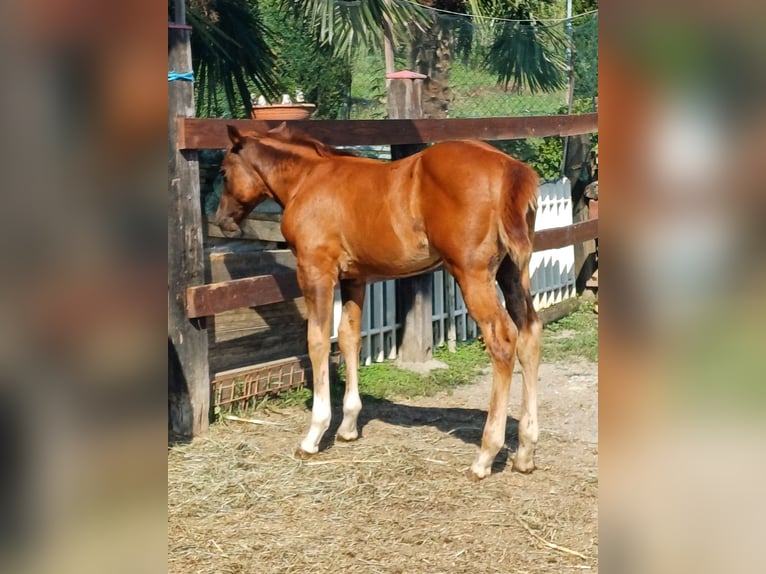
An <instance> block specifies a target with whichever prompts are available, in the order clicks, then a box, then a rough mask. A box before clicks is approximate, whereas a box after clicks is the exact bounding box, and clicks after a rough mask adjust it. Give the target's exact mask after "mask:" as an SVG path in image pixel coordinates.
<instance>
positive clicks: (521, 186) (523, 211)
mask: <svg viewBox="0 0 766 574" xmlns="http://www.w3.org/2000/svg"><path fill="white" fill-rule="evenodd" d="M537 185H538V177H537V172H535V170H534V169H532V168H531V167H529V166H528V165H527V164H525V163H523V162H520V161H518V160H515V159H513V158H511V160H510V162H509V163H508V164H507V167H506V177H505V181H504V185H503V192H502V196H501V198H500V202H501V208H500V239H501V241H502V242H503V245H505V248H506V249H507V250H508V254H509V255H510V256H511V259H512V260H513V262H514V263H515V264H516V265H517V266H518V267H519V268H521V267H523V266H525V265H528V264H529V258H530V257H531V255H532V246H533V242H534V237H535V218H536V216H537Z"/></svg>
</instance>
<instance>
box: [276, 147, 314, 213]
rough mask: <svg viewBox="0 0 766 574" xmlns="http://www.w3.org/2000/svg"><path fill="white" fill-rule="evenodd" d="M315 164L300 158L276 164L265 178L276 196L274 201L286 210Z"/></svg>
mask: <svg viewBox="0 0 766 574" xmlns="http://www.w3.org/2000/svg"><path fill="white" fill-rule="evenodd" d="M314 163H315V162H313V161H305V160H303V159H300V158H289V159H285V160H283V161H280V162H277V163H275V165H274V168H273V169H272V170H270V173H269V174H268V176H267V177H266V178H265V180H266V184H267V185H268V186H269V188H270V189H271V191H272V193H273V194H274V198H273V199H274V201H276V202H277V203H278V204H280V205H281V206H282V207H283V208H284V206H285V205H287V204H288V203H289V202H290V200H291V199H292V198H293V196H294V195H295V193H296V192H297V191H298V187H299V184H300V183H301V181H303V180H304V179H305V177H306V175H307V173H308V172H309V171H310V170H312V169H313V168H314Z"/></svg>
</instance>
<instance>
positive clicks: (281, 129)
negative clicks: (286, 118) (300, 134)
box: [266, 122, 289, 134]
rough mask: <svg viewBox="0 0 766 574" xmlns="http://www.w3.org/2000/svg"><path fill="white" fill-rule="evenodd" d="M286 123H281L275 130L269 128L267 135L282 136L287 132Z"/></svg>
mask: <svg viewBox="0 0 766 574" xmlns="http://www.w3.org/2000/svg"><path fill="white" fill-rule="evenodd" d="M288 129H289V128H288V127H287V122H282V123H281V124H279V125H278V126H277V127H275V128H271V129H270V130H269V131H268V132H266V133H269V134H282V133H285V132H287V131H288Z"/></svg>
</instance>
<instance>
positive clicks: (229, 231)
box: [214, 215, 244, 239]
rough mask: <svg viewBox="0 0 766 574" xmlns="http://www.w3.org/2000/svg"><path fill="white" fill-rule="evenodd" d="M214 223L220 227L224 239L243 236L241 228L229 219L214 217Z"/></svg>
mask: <svg viewBox="0 0 766 574" xmlns="http://www.w3.org/2000/svg"><path fill="white" fill-rule="evenodd" d="M214 223H215V224H216V225H217V226H218V227H220V229H221V233H223V235H224V237H228V238H231V239H236V238H239V237H242V235H244V231H242V228H241V227H240V226H239V225H238V224H237V222H236V221H234V220H233V219H232V218H231V217H226V216H218V215H216V218H215V221H214Z"/></svg>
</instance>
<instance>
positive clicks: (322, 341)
mask: <svg viewBox="0 0 766 574" xmlns="http://www.w3.org/2000/svg"><path fill="white" fill-rule="evenodd" d="M335 281H336V278H335V276H333V275H332V274H331V273H326V272H323V271H322V270H320V269H318V268H316V267H306V266H303V265H301V264H300V262H299V263H298V282H299V284H300V286H301V290H302V291H303V296H304V298H305V300H306V308H307V311H308V344H309V358H310V359H311V369H312V371H313V381H314V405H313V407H312V409H311V426H310V427H309V431H308V433H307V434H306V437H305V438H304V439H303V441H302V442H301V444H300V446H299V447H298V449H297V450H296V451H295V454H296V456H299V457H301V458H305V457H306V456H308V455H311V454H314V453H316V452H317V451H318V450H319V441H320V440H322V436H323V435H324V433H325V432H326V431H327V429H328V427H329V426H330V419H331V417H332V411H331V408H330V324H331V322H332V301H333V292H334V290H335Z"/></svg>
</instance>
